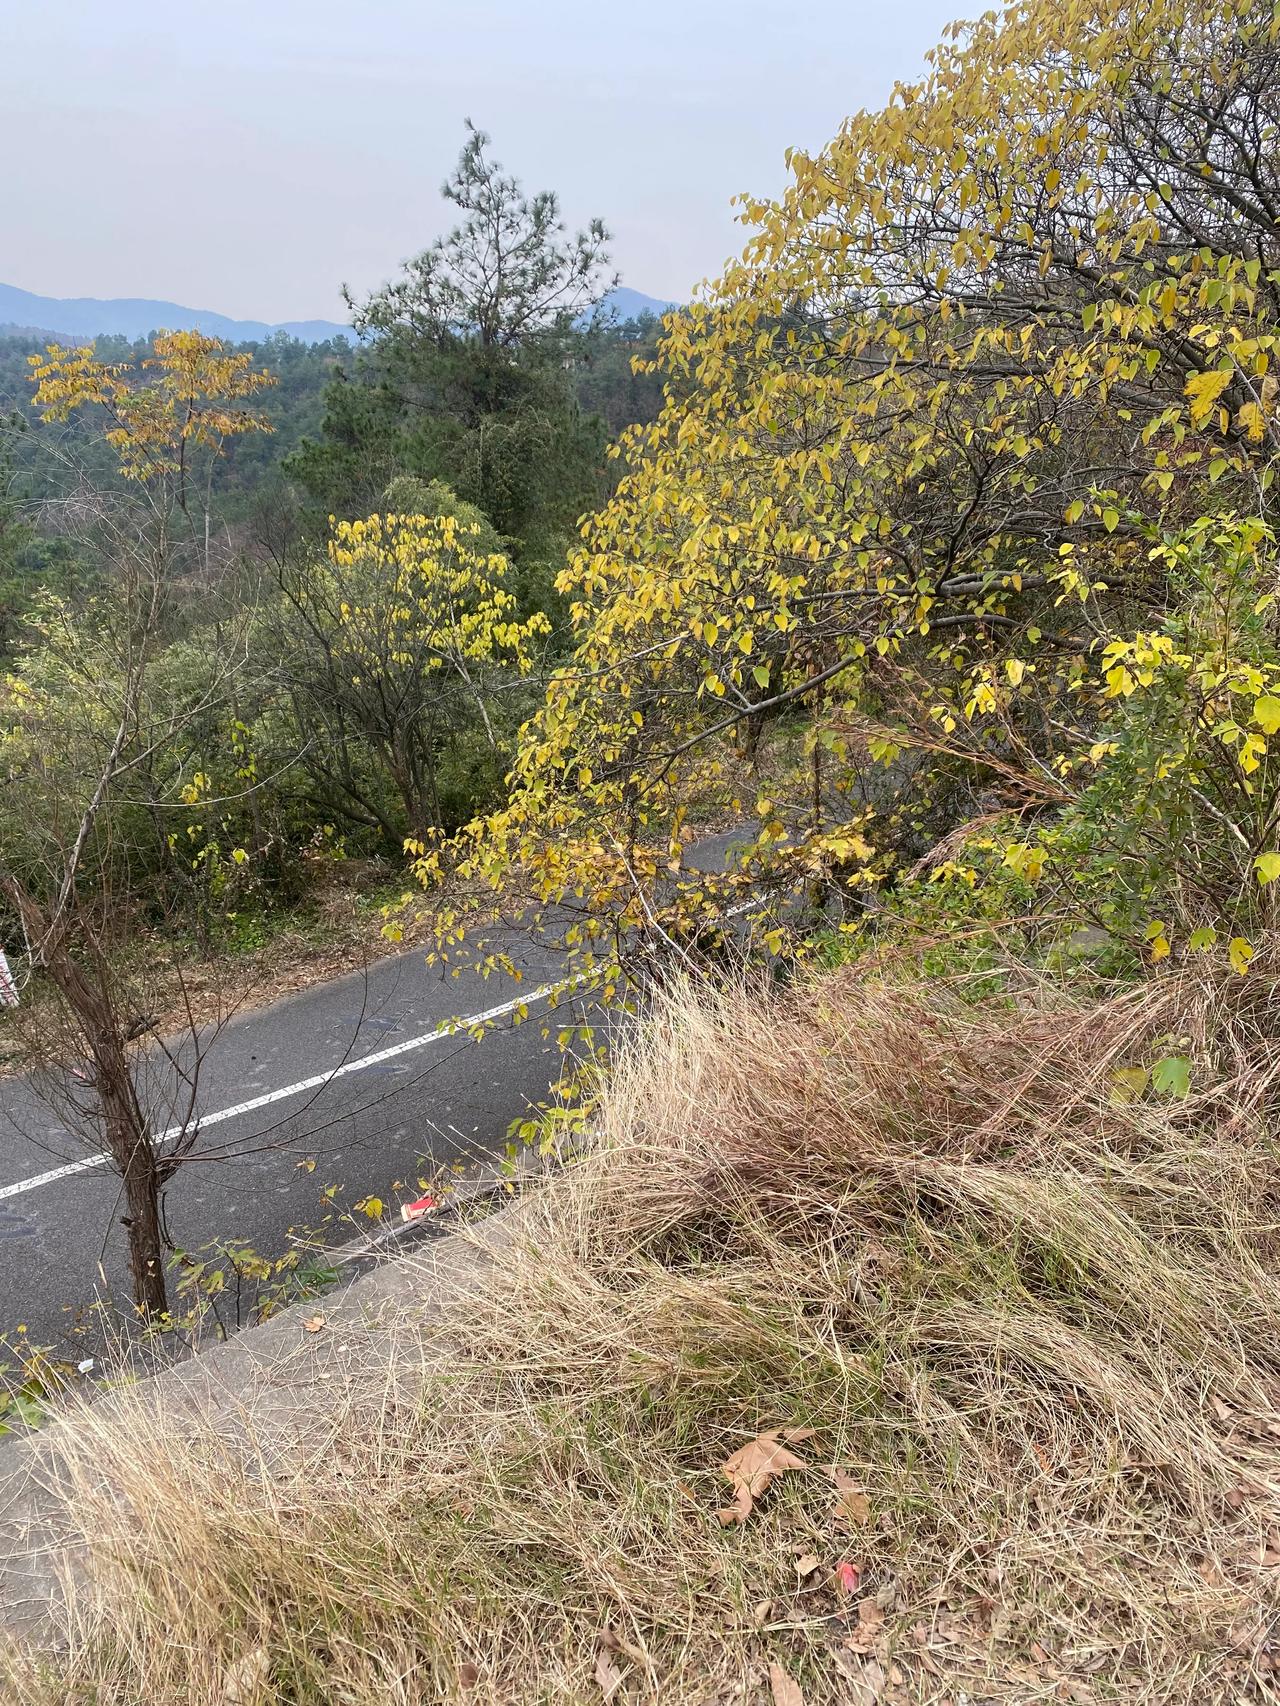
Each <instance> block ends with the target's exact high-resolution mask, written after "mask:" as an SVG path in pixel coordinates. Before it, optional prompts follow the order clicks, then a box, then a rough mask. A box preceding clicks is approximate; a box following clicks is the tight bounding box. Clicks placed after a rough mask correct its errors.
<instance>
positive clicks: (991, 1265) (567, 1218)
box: [15, 962, 1280, 1706]
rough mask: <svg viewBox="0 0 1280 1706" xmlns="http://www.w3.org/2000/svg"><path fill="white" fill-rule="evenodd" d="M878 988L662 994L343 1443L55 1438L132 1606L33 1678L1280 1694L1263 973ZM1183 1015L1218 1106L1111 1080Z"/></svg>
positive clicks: (90, 1612) (154, 1412) (289, 1688)
mask: <svg viewBox="0 0 1280 1706" xmlns="http://www.w3.org/2000/svg"><path fill="white" fill-rule="evenodd" d="M877 971H878V975H877V976H876V977H875V978H871V977H869V976H868V975H867V974H866V970H865V969H864V968H857V969H853V970H843V971H840V972H838V973H835V974H825V975H824V976H822V977H819V978H815V979H812V980H810V979H808V978H806V979H804V980H803V981H802V982H800V983H799V984H798V985H796V986H794V987H793V988H791V989H789V990H786V991H777V990H775V991H774V992H772V993H765V992H763V991H761V990H758V989H755V990H751V989H741V988H736V987H735V988H728V989H726V988H720V989H718V990H716V991H712V990H710V989H708V988H706V987H705V986H704V987H698V988H695V987H692V986H689V985H683V986H679V987H676V988H674V989H672V990H671V991H670V992H669V993H668V994H667V995H665V996H664V997H663V998H662V999H661V1000H660V1001H659V1002H658V1003H657V1005H656V1007H655V1010H654V1011H653V1013H652V1014H651V1018H650V1024H649V1027H648V1030H647V1033H646V1040H645V1042H644V1044H643V1046H642V1047H639V1048H637V1049H635V1050H634V1051H628V1052H627V1053H626V1054H625V1055H623V1056H622V1057H621V1058H620V1060H619V1063H618V1065H617V1067H616V1069H615V1072H614V1074H613V1076H612V1078H611V1081H610V1085H609V1089H608V1091H607V1093H606V1095H605V1097H604V1101H603V1105H602V1109H601V1114H600V1124H599V1131H598V1142H597V1144H596V1146H595V1147H594V1149H593V1151H592V1153H591V1155H590V1156H589V1157H588V1158H587V1159H586V1160H585V1161H584V1162H583V1163H582V1164H581V1165H580V1166H579V1167H578V1168H576V1169H575V1170H573V1171H572V1172H571V1173H570V1174H568V1175H566V1176H564V1177H563V1178H562V1179H561V1181H560V1182H559V1183H557V1184H556V1185H555V1186H554V1187H552V1188H550V1189H548V1190H546V1191H543V1192H541V1193H539V1194H538V1195H536V1196H535V1197H534V1198H533V1199H532V1200H531V1201H530V1202H529V1203H528V1204H527V1205H526V1206H525V1207H524V1208H523V1209H522V1210H520V1211H519V1214H518V1218H517V1219H516V1221H515V1223H514V1225H513V1226H511V1227H510V1228H509V1229H508V1231H509V1236H507V1237H504V1238H502V1239H500V1240H499V1241H498V1243H497V1244H496V1246H495V1247H494V1248H493V1249H492V1251H491V1253H490V1254H489V1255H488V1256H487V1257H485V1258H484V1259H480V1258H479V1257H478V1262H477V1270H476V1274H475V1277H474V1280H473V1282H472V1283H471V1284H470V1285H469V1286H468V1287H467V1288H466V1292H465V1295H464V1296H462V1297H461V1298H459V1299H457V1300H456V1301H455V1305H454V1306H453V1308H452V1309H451V1311H450V1313H449V1315H448V1317H447V1319H446V1320H445V1321H444V1322H443V1323H442V1324H441V1323H437V1324H436V1325H435V1327H433V1329H432V1330H431V1331H430V1332H429V1333H428V1335H427V1337H426V1339H425V1341H424V1342H423V1344H422V1349H421V1351H420V1352H415V1351H414V1349H413V1347H414V1345H415V1344H416V1343H417V1341H416V1340H415V1339H414V1337H413V1328H412V1326H411V1325H407V1326H406V1328H405V1329H404V1330H405V1332H406V1333H407V1334H408V1335H409V1337H408V1339H407V1340H405V1339H401V1340H399V1341H398V1349H397V1353H396V1355H395V1357H394V1359H393V1366H394V1369H395V1371H396V1372H395V1374H394V1376H393V1377H387V1376H378V1375H376V1374H375V1375H372V1376H370V1377H369V1379H368V1382H367V1384H366V1385H365V1386H363V1387H358V1388H357V1390H356V1392H355V1394H354V1395H353V1396H352V1397H351V1398H350V1399H349V1401H348V1408H346V1409H344V1410H343V1412H342V1413H341V1414H336V1415H334V1416H317V1418H316V1440H317V1443H316V1444H315V1447H314V1449H311V1448H309V1447H306V1446H304V1447H303V1448H302V1449H301V1450H300V1451H299V1452H297V1453H296V1454H295V1453H292V1452H290V1451H289V1450H288V1449H286V1451H285V1453H284V1456H283V1458H282V1457H281V1456H280V1455H279V1452H278V1446H270V1445H269V1444H268V1442H267V1441H266V1440H259V1439H256V1438H254V1437H253V1436H252V1431H251V1435H250V1438H249V1439H248V1440H247V1441H242V1442H240V1443H239V1444H237V1445H231V1444H229V1443H228V1441H227V1439H226V1438H225V1437H223V1438H217V1437H215V1436H214V1435H213V1434H206V1433H205V1432H203V1431H202V1430H201V1429H200V1428H199V1427H197V1428H196V1430H195V1432H194V1436H193V1435H192V1434H191V1433H190V1432H189V1429H188V1425H187V1424H185V1423H184V1424H182V1425H180V1426H179V1425H176V1419H175V1418H170V1417H168V1416H167V1415H166V1414H165V1411H164V1408H163V1403H161V1405H160V1407H159V1408H158V1409H156V1408H153V1406H152V1403H151V1401H150V1400H145V1401H141V1402H139V1401H134V1402H128V1401H126V1402H125V1408H124V1410H123V1412H120V1411H117V1410H113V1408H112V1406H111V1405H110V1404H107V1405H104V1406H100V1407H96V1408H94V1409H91V1410H89V1411H88V1412H86V1413H85V1414H84V1415H83V1416H81V1417H80V1418H78V1420H77V1422H76V1424H75V1427H74V1428H73V1429H71V1428H62V1429H60V1430H59V1431H58V1433H57V1435H56V1436H55V1437H56V1441H57V1444H58V1446H59V1448H60V1449H61V1450H62V1451H65V1452H69V1453H70V1456H71V1463H70V1467H69V1468H67V1469H66V1470H65V1471H64V1473H65V1475H66V1477H67V1490H68V1492H69V1495H70V1505H71V1508H72V1510H73V1511H74V1512H75V1513H76V1523H77V1526H78V1527H79V1528H80V1529H81V1530H82V1532H83V1533H84V1535H85V1537H86V1541H87V1544H88V1547H89V1550H90V1554H91V1557H92V1560H93V1566H94V1579H95V1583H96V1586H95V1587H94V1588H93V1589H92V1590H86V1591H85V1592H84V1593H83V1594H82V1596H81V1597H80V1598H79V1599H78V1600H77V1604H76V1616H75V1623H74V1635H73V1639H72V1645H71V1648H70V1650H69V1653H68V1654H67V1656H66V1657H65V1658H63V1659H60V1660H59V1661H58V1663H57V1665H56V1667H55V1669H54V1671H53V1672H52V1673H51V1674H50V1677H49V1679H48V1681H47V1682H46V1683H44V1684H41V1683H40V1682H39V1681H38V1680H37V1678H36V1673H35V1672H34V1671H28V1672H26V1673H25V1674H24V1676H23V1680H22V1683H21V1689H22V1690H23V1692H22V1698H23V1699H24V1700H29V1701H31V1702H33V1706H34V1703H35V1702H42V1701H44V1700H48V1701H49V1702H53V1701H54V1700H57V1701H58V1702H59V1703H61V1702H65V1701H67V1700H69V1699H70V1700H79V1699H83V1700H90V1699H91V1700H94V1701H96V1702H107V1701H114V1700H119V1701H122V1702H123V1701H126V1700H134V1699H138V1698H145V1699H147V1700H148V1701H155V1702H157V1703H163V1702H169V1701H172V1702H179V1701H181V1702H184V1703H185V1702H205V1701H207V1702H213V1701H218V1700H228V1699H234V1700H237V1701H243V1702H247V1701H263V1702H265V1701H267V1700H287V1701H292V1702H307V1703H314V1706H322V1703H324V1706H327V1703H329V1702H332V1701H335V1700H342V1701H348V1702H351V1703H353V1706H365V1703H368V1706H374V1703H375V1702H378V1703H381V1702H384V1701H388V1700H399V1701H406V1702H407V1701H415V1702H416V1701H422V1702H426V1701H435V1700H458V1701H466V1700H477V1701H495V1702H497V1701H514V1700H519V1701H520V1702H522V1703H523V1702H530V1703H533V1702H540V1701H545V1702H551V1701H567V1700H582V1701H599V1700H613V1701H621V1700H633V1701H664V1702H665V1701H674V1700H681V1701H686V1700H687V1701H691V1702H692V1701H698V1702H705V1703H711V1702H728V1701H742V1702H757V1701H758V1702H767V1701H770V1700H772V1701H774V1702H781V1703H782V1706H793V1703H794V1702H797V1701H807V1702H810V1703H811V1706H812V1703H813V1702H826V1701H832V1702H834V1701H850V1700H851V1701H858V1702H864V1701H865V1702H876V1701H886V1702H890V1701H891V1702H898V1701H938V1702H941V1701H944V1700H948V1701H955V1700H957V1699H959V1698H961V1697H962V1695H966V1696H967V1697H968V1698H969V1699H972V1700H1010V1701H1015V1700H1016V1701H1026V1700H1029V1699H1035V1698H1046V1699H1060V1700H1077V1701H1095V1700H1099V1701H1101V1700H1112V1701H1138V1700H1142V1701H1147V1700H1153V1701H1154V1700H1160V1701H1170V1702H1172V1701H1192V1700H1195V1701H1200V1700H1205V1701H1209V1700H1213V1701H1218V1700H1221V1701H1228V1700H1231V1701H1235V1700H1243V1699H1253V1698H1258V1699H1265V1698H1268V1689H1269V1688H1270V1685H1271V1670H1270V1663H1271V1658H1270V1655H1271V1646H1270V1629H1271V1627H1272V1620H1273V1619H1274V1616H1275V1588H1274V1584H1275V1582H1276V1580H1277V1579H1278V1578H1277V1569H1276V1565H1277V1562H1278V1560H1280V1552H1278V1551H1277V1549H1276V1539H1277V1524H1278V1523H1280V1509H1278V1508H1277V1501H1276V1492H1275V1488H1276V1469H1277V1430H1278V1429H1280V1410H1278V1409H1277V1384H1276V1377H1277V1369H1276V1356H1275V1344H1276V1339H1277V1329H1278V1328H1280V1293H1278V1292H1277V1284H1276V1279H1275V1269H1276V1250H1275V1232H1274V1226H1273V1221H1274V1215H1273V1213H1272V1211H1271V1206H1270V1205H1271V1204H1272V1203H1273V1201H1274V1196H1275V1193H1276V1190H1277V1188H1278V1184H1280V1181H1277V1178H1276V1157H1275V1153H1274V1144H1273V1143H1272V1141H1271V1139H1270V1137H1269V1135H1268V1117H1267V1113H1266V1109H1267V1106H1268V1101H1267V1094H1266V1091H1265V1088H1264V1086H1265V1085H1266V1084H1267V1083H1268V1082H1269V1078H1270V1045H1269V1043H1268V1041H1267V1040H1266V1027H1267V1020H1266V1015H1265V1001H1264V998H1263V997H1262V996H1261V994H1260V991H1259V987H1258V986H1257V985H1254V984H1252V983H1250V982H1242V981H1241V980H1239V979H1231V978H1229V977H1228V978H1226V979H1214V980H1205V979H1203V978H1201V977H1200V976H1198V975H1194V974H1182V975H1180V976H1177V977H1171V978H1169V979H1167V980H1166V982H1165V984H1164V987H1163V988H1162V991H1161V994H1160V995H1159V997H1158V998H1156V999H1153V998H1151V997H1150V996H1149V995H1148V994H1147V993H1146V992H1145V991H1132V990H1131V991H1128V992H1125V993H1123V994H1120V995H1117V996H1115V997H1114V998H1111V999H1108V1000H1101V1001H1099V1000H1094V999H1076V998H1072V997H1069V996H1067V995H1064V994H1063V993H1062V991H1061V990H1059V989H1056V988H1052V987H1046V986H1044V985H1041V984H1037V983H1036V982H1035V981H1034V980H1031V979H1022V980H1019V981H1018V982H1017V983H1015V984H1011V986H1010V988H1009V990H1008V995H1009V999H1000V1000H990V1001H980V1000H975V999H974V998H973V995H972V992H971V991H970V990H969V989H968V988H967V986H966V984H965V983H964V982H963V981H960V982H957V983H953V984H947V983H939V982H938V981H937V980H930V981H929V982H927V983H922V982H920V981H918V980H917V978H916V976H915V974H914V972H913V969H912V967H911V966H910V965H909V964H904V963H900V962H893V963H888V962H886V963H882V964H881V965H880V966H879V967H878V968H877ZM1169 1029H1173V1030H1177V1031H1179V1032H1182V1033H1186V1034H1188V1035H1191V1036H1194V1037H1195V1039H1196V1042H1197V1046H1198V1047H1200V1048H1202V1049H1204V1050H1205V1051H1206V1054H1207V1056H1208V1057H1209V1058H1210V1059H1211V1060H1212V1062H1213V1065H1212V1069H1209V1068H1206V1070H1205V1071H1204V1073H1203V1074H1202V1077H1201V1083H1200V1088H1199V1090H1198V1091H1197V1093H1196V1094H1195V1095H1194V1096H1193V1097H1191V1098H1188V1099H1185V1100H1181V1099H1178V1098H1174V1097H1169V1096H1163V1097H1150V1098H1144V1099H1143V1100H1141V1101H1133V1102H1130V1101H1120V1102H1118V1101H1117V1099H1116V1097H1115V1095H1114V1084H1115V1074H1116V1071H1117V1070H1118V1069H1124V1068H1125V1067H1127V1065H1128V1064H1129V1063H1130V1062H1132V1061H1135V1060H1139V1061H1140V1060H1142V1059H1145V1058H1146V1057H1147V1056H1148V1055H1149V1053H1150V1051H1151V1050H1152V1048H1153V1047H1158V1046H1159V1044H1158V1036H1159V1034H1160V1033H1161V1032H1163V1031H1165V1030H1169ZM1153 1033H1154V1034H1153ZM780 1433H781V1437H779V1435H780ZM320 1442H323V1443H320ZM752 1442H756V1443H755V1444H754V1445H753V1444H752ZM744 1451H745V1454H746V1455H745V1456H744V1455H743V1454H744ZM107 1487H111V1488H113V1489H119V1490H120V1491H119V1493H118V1492H117V1491H112V1492H109V1493H108V1492H107V1491H106V1490H105V1489H106V1488H107ZM121 1495H122V1496H121ZM15 1686H17V1684H16V1683H15Z"/></svg>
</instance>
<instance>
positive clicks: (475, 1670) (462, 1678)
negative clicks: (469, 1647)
mask: <svg viewBox="0 0 1280 1706" xmlns="http://www.w3.org/2000/svg"><path fill="white" fill-rule="evenodd" d="M479 1680H480V1666H479V1665H477V1664H473V1663H472V1662H471V1660H470V1659H463V1661H462V1663H461V1664H460V1665H459V1666H458V1681H459V1682H460V1683H461V1684H462V1686H463V1687H464V1688H474V1687H475V1685H476V1684H477V1683H478V1682H479Z"/></svg>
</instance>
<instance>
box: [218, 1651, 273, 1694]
mask: <svg viewBox="0 0 1280 1706" xmlns="http://www.w3.org/2000/svg"><path fill="white" fill-rule="evenodd" d="M270 1675H271V1659H270V1657H269V1655H268V1653H267V1650H266V1648H265V1647H255V1648H254V1649H253V1650H252V1652H248V1653H242V1654H241V1656H240V1657H239V1658H238V1659H236V1660H234V1661H233V1663H231V1664H229V1665H228V1666H227V1668H226V1670H225V1671H224V1672H223V1673H222V1699H223V1700H224V1702H225V1703H226V1706H259V1703H260V1702H262V1701H265V1700H266V1697H267V1696H266V1687H267V1682H268V1679H269V1677H270Z"/></svg>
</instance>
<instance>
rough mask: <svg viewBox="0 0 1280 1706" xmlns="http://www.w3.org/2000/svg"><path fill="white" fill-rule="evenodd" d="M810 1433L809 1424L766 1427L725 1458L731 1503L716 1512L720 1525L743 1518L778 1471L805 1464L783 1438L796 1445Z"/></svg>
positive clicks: (810, 1434) (801, 1466)
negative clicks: (806, 1426) (731, 1492)
mask: <svg viewBox="0 0 1280 1706" xmlns="http://www.w3.org/2000/svg"><path fill="white" fill-rule="evenodd" d="M812 1434H813V1429H812V1428H783V1429H778V1428H770V1429H769V1430H768V1431H767V1432H766V1433H762V1434H757V1435H756V1437H755V1438H754V1439H753V1440H748V1442H747V1443H746V1445H744V1446H740V1447H739V1448H738V1450H737V1451H735V1452H734V1453H733V1455H732V1457H728V1458H726V1459H725V1462H724V1465H723V1469H724V1474H725V1477H726V1479H727V1480H728V1481H729V1482H730V1484H731V1485H732V1487H733V1503H732V1504H731V1505H727V1506H726V1507H725V1508H724V1509H723V1510H719V1511H717V1512H716V1515H717V1517H718V1518H719V1519H720V1526H721V1527H722V1528H731V1527H732V1526H733V1524H734V1523H738V1522H745V1521H746V1520H747V1518H748V1517H749V1516H750V1515H751V1509H752V1506H753V1505H754V1504H755V1502H756V1500H757V1499H758V1498H759V1497H760V1495H761V1493H763V1492H764V1491H765V1489H766V1488H767V1487H768V1486H769V1484H770V1482H771V1481H773V1480H775V1479H776V1478H777V1477H778V1476H779V1475H782V1474H784V1473H785V1472H786V1471H787V1470H788V1469H807V1468H808V1464H807V1463H806V1462H805V1460H804V1458H803V1457H797V1456H796V1454H795V1452H794V1451H788V1449H787V1445H785V1444H784V1443H783V1441H784V1440H785V1441H786V1442H788V1444H791V1445H799V1444H800V1442H801V1441H802V1440H806V1439H809V1438H810V1437H811V1436H812Z"/></svg>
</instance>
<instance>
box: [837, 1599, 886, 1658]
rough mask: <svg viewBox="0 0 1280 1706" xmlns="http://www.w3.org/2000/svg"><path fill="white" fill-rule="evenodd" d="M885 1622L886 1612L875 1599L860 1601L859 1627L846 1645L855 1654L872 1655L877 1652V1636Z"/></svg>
mask: <svg viewBox="0 0 1280 1706" xmlns="http://www.w3.org/2000/svg"><path fill="white" fill-rule="evenodd" d="M883 1622H884V1610H883V1608H882V1607H881V1606H880V1605H878V1604H877V1603H876V1600H875V1597H874V1596H871V1597H869V1598H867V1599H860V1600H859V1601H858V1626H857V1628H856V1629H855V1630H854V1631H853V1633H852V1634H851V1635H850V1636H849V1637H848V1639H847V1640H846V1642H845V1645H846V1646H847V1647H849V1648H851V1649H852V1650H853V1651H854V1652H855V1653H870V1652H873V1651H874V1650H875V1644H876V1636H877V1635H878V1634H879V1632H880V1625H881V1624H882V1623H883Z"/></svg>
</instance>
